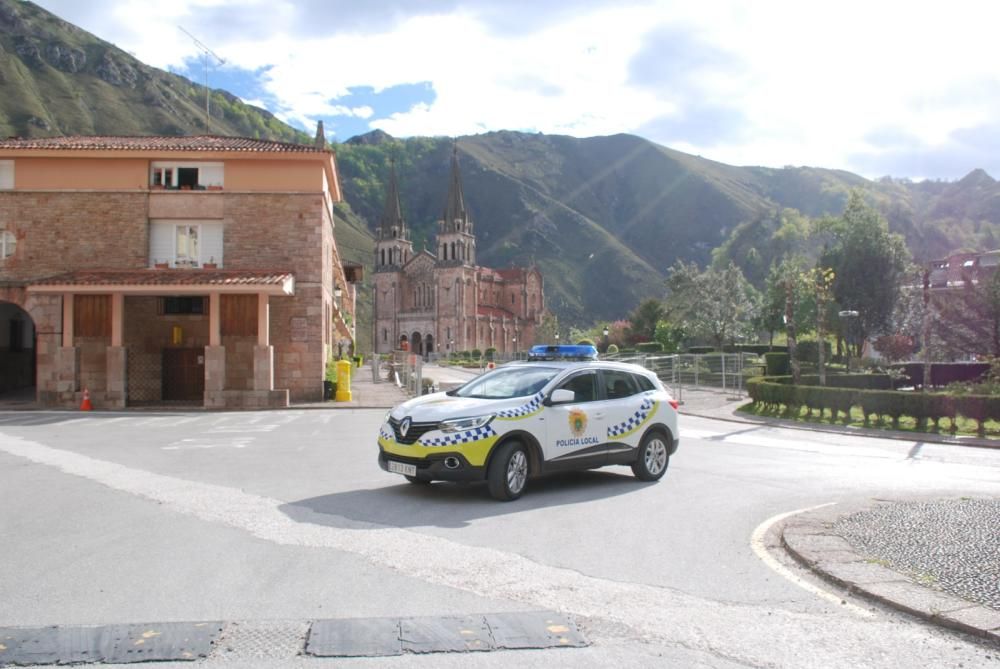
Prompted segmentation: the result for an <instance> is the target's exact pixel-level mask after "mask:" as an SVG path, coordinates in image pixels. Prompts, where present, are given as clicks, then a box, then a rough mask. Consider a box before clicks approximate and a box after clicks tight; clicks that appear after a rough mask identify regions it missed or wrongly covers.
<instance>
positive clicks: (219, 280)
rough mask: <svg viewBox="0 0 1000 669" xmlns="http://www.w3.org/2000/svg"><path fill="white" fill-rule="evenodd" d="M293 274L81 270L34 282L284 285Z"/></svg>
mask: <svg viewBox="0 0 1000 669" xmlns="http://www.w3.org/2000/svg"><path fill="white" fill-rule="evenodd" d="M290 278H292V273H291V272H279V271H270V270H241V269H131V270H78V271H76V272H68V273H66V274H59V275H57V276H50V277H46V278H44V279H36V280H35V281H32V282H31V284H30V285H32V286H205V285H210V286H280V285H282V284H283V283H284V282H285V281H287V280H288V279H290Z"/></svg>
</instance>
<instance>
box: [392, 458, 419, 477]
mask: <svg viewBox="0 0 1000 669" xmlns="http://www.w3.org/2000/svg"><path fill="white" fill-rule="evenodd" d="M389 471H390V472H392V473H393V474H404V475H406V476H416V475H417V466H416V465H408V464H406V463H404V462H396V461H395V460H389Z"/></svg>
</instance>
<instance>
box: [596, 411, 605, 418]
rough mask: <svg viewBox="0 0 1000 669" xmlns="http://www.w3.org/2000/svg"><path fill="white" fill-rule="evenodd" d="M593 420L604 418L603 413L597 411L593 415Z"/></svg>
mask: <svg viewBox="0 0 1000 669" xmlns="http://www.w3.org/2000/svg"><path fill="white" fill-rule="evenodd" d="M594 418H604V412H603V411H598V412H596V413H595V414H594Z"/></svg>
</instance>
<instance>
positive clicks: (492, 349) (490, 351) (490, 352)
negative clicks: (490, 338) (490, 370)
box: [473, 346, 497, 360]
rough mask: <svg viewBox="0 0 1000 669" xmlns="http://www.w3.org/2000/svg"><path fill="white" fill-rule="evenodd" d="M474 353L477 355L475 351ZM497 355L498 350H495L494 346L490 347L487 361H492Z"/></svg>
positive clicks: (487, 352)
mask: <svg viewBox="0 0 1000 669" xmlns="http://www.w3.org/2000/svg"><path fill="white" fill-rule="evenodd" d="M473 353H475V351H473ZM496 354H497V350H496V349H495V348H493V347H492V346H490V347H489V348H488V349H486V359H487V360H492V359H493V358H494V357H495V356H496Z"/></svg>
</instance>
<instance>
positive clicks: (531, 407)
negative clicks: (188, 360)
mask: <svg viewBox="0 0 1000 669" xmlns="http://www.w3.org/2000/svg"><path fill="white" fill-rule="evenodd" d="M541 409H542V393H538V394H537V395H535V396H534V397H532V398H531V401H530V402H528V403H527V404H523V405H521V406H519V407H517V408H516V409H506V410H504V411H498V412H497V418H500V419H504V420H518V419H520V418H527V417H528V416H531V415H533V414H536V413H538V412H539V411H541Z"/></svg>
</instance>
